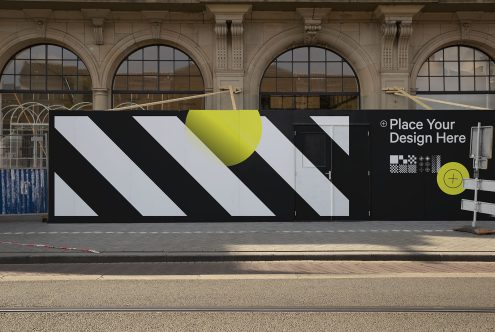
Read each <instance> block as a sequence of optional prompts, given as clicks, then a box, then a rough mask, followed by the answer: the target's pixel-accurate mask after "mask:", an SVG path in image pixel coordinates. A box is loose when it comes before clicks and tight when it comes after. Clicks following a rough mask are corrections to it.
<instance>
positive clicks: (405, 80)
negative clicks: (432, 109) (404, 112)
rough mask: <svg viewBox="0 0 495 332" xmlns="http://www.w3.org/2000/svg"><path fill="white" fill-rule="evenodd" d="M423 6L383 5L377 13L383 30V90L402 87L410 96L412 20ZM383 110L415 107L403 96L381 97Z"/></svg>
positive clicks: (382, 95)
mask: <svg viewBox="0 0 495 332" xmlns="http://www.w3.org/2000/svg"><path fill="white" fill-rule="evenodd" d="M421 8H423V6H416V5H384V6H378V7H377V9H376V10H375V17H376V18H377V19H378V20H379V21H380V23H381V26H382V29H381V32H382V41H381V44H382V45H381V49H382V52H381V87H382V90H384V89H387V88H402V89H405V90H406V91H408V92H409V93H412V94H414V91H410V90H411V87H410V86H409V39H410V37H411V34H412V32H413V30H412V20H413V16H414V15H416V14H417V13H418V12H419V11H420V10H421ZM381 107H382V108H384V109H409V108H415V107H416V106H415V105H414V103H412V102H411V101H410V100H408V99H407V98H404V97H400V96H394V95H389V94H385V93H383V92H382V94H381Z"/></svg>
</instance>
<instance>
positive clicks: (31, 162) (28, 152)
mask: <svg viewBox="0 0 495 332" xmlns="http://www.w3.org/2000/svg"><path fill="white" fill-rule="evenodd" d="M47 152H48V131H47V130H37V131H36V132H35V133H18V134H9V135H0V168H1V169H12V168H47V165H48V161H47Z"/></svg>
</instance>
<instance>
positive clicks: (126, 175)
mask: <svg viewBox="0 0 495 332" xmlns="http://www.w3.org/2000/svg"><path fill="white" fill-rule="evenodd" d="M55 128H56V129H57V130H58V131H59V132H60V133H61V134H62V135H63V136H64V137H65V138H66V139H67V140H68V141H69V142H70V144H72V145H73V146H74V147H75V148H76V149H77V150H78V151H79V152H80V153H81V154H82V155H83V156H84V158H86V159H87V160H88V161H89V162H90V163H91V165H93V166H94V167H95V168H96V169H97V170H98V172H100V173H101V175H103V177H104V178H105V179H107V181H108V182H110V183H111V184H112V186H114V187H115V189H117V191H118V192H120V194H121V195H122V196H124V197H125V199H127V201H129V203H131V204H132V205H133V206H134V207H135V208H136V209H137V210H138V211H139V213H141V215H143V216H184V215H185V214H184V212H182V210H181V209H180V208H179V207H178V206H177V205H176V204H175V203H174V202H173V201H172V200H171V199H170V198H169V197H168V196H167V195H166V194H165V193H164V192H163V191H161V190H160V188H159V187H158V186H157V185H156V184H155V183H154V182H153V181H152V180H151V179H150V178H149V177H148V176H147V175H146V174H145V173H144V172H143V171H142V170H141V169H140V168H139V167H138V166H137V165H136V164H135V163H134V162H133V161H132V160H131V159H130V158H129V157H128V156H127V155H126V154H125V153H124V152H123V151H122V150H121V149H120V148H119V147H118V146H117V145H116V144H115V143H114V142H113V141H112V140H111V139H110V138H109V137H108V136H107V135H106V134H105V133H104V132H103V131H102V130H101V129H100V128H99V127H98V126H97V125H96V124H95V123H94V122H93V121H92V120H91V119H90V118H89V117H87V116H57V117H55ZM109 199H110V198H109Z"/></svg>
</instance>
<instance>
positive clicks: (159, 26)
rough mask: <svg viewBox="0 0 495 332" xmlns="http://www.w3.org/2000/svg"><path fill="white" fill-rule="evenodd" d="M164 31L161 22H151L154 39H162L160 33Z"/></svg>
mask: <svg viewBox="0 0 495 332" xmlns="http://www.w3.org/2000/svg"><path fill="white" fill-rule="evenodd" d="M161 30H162V22H161V21H152V22H151V35H152V36H153V39H160V31H161Z"/></svg>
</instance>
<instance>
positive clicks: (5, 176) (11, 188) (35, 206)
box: [0, 169, 48, 214]
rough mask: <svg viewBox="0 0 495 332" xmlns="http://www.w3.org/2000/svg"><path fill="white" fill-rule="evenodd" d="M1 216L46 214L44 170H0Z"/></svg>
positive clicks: (45, 172) (46, 193)
mask: <svg viewBox="0 0 495 332" xmlns="http://www.w3.org/2000/svg"><path fill="white" fill-rule="evenodd" d="M0 179H1V187H0V197H1V200H0V211H1V213H2V214H24V213H26V214H27V213H47V206H48V204H47V203H48V181H47V170H46V169H2V170H0Z"/></svg>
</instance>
